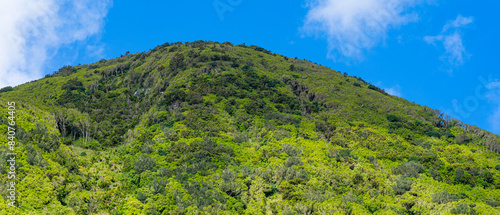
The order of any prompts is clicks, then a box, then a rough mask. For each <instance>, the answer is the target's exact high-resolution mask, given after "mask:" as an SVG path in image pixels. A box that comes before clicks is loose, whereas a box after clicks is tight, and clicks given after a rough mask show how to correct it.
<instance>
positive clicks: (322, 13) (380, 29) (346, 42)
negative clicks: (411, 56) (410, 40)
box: [301, 0, 424, 60]
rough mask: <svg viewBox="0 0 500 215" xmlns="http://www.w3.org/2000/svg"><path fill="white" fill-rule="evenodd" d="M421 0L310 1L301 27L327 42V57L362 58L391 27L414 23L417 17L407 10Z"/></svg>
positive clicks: (384, 36)
mask: <svg viewBox="0 0 500 215" xmlns="http://www.w3.org/2000/svg"><path fill="white" fill-rule="evenodd" d="M422 2H424V1H420V0H349V1H346V0H311V1H310V2H309V3H308V4H307V5H306V6H307V7H308V8H309V12H308V13H307V15H306V18H305V21H304V26H303V27H302V28H301V30H302V31H303V32H304V33H305V34H307V35H310V36H311V35H315V36H320V37H324V38H326V39H327V41H328V46H329V47H328V48H329V53H328V57H329V58H332V59H335V60H339V59H355V60H360V59H362V58H363V53H364V51H366V50H368V49H370V48H373V47H375V46H376V45H377V44H378V43H380V42H381V41H383V40H384V39H385V38H386V37H387V32H388V31H389V30H390V29H392V28H397V27H399V26H402V25H405V24H407V23H409V22H414V21H416V20H417V19H418V16H417V15H416V14H414V13H408V10H409V9H410V8H411V7H413V6H415V5H417V4H420V3H422Z"/></svg>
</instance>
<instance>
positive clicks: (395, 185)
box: [0, 41, 500, 214]
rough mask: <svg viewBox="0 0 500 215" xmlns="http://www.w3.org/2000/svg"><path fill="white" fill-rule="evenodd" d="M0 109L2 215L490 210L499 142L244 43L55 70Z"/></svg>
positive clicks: (499, 190) (160, 49) (163, 48)
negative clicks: (12, 194) (11, 190)
mask: <svg viewBox="0 0 500 215" xmlns="http://www.w3.org/2000/svg"><path fill="white" fill-rule="evenodd" d="M12 102H14V103H15V111H12V107H13V105H12ZM0 106H1V109H2V114H1V116H2V119H1V120H2V124H1V125H0V127H1V130H2V132H4V133H8V130H9V129H10V128H9V126H10V127H12V128H15V135H14V136H13V135H11V134H10V133H8V134H7V135H1V136H0V142H1V145H0V158H1V159H2V160H5V161H7V160H8V159H9V158H10V157H9V155H10V154H8V153H11V152H15V153H17V155H16V166H15V167H16V171H17V173H16V177H15V179H13V180H11V178H9V173H8V172H9V168H10V166H9V163H8V162H6V163H3V164H4V165H1V166H0V172H1V173H2V174H1V175H0V179H1V181H2V184H0V188H1V189H0V192H1V193H2V196H3V197H4V198H0V205H1V207H0V212H1V213H2V214H4V213H16V212H17V213H22V214H26V213H34V214H39V213H43V214H500V208H499V207H498V206H500V156H499V154H498V153H499V152H500V137H499V136H498V135H495V134H492V133H490V132H487V131H484V130H481V129H480V128H478V127H476V126H471V125H467V124H464V123H463V122H460V121H459V120H456V119H453V118H451V117H449V116H446V115H444V114H443V113H441V112H440V111H439V110H433V109H431V108H429V107H424V106H420V105H417V104H414V103H411V102H408V101H407V100H405V99H402V98H399V97H395V96H391V95H389V94H387V93H386V92H385V91H384V90H382V89H380V88H378V87H377V86H375V85H373V84H370V83H367V82H366V81H364V80H363V79H361V78H359V77H355V76H349V75H348V74H347V73H341V72H339V71H334V70H331V69H329V68H327V67H324V66H321V65H318V64H315V63H312V62H309V61H306V60H300V59H297V58H288V57H286V56H283V55H279V54H276V53H272V52H270V51H268V50H266V49H264V48H261V47H258V46H246V45H244V44H242V45H233V44H231V43H229V42H225V43H219V42H209V41H196V42H186V43H181V42H177V43H165V44H163V45H160V46H157V47H156V48H154V49H151V50H149V51H147V52H143V53H136V54H131V53H129V52H127V53H126V54H125V55H122V56H120V57H118V58H115V59H110V60H105V59H103V60H100V61H99V62H96V63H93V64H89V65H79V66H65V67H62V68H61V69H59V70H58V71H56V72H54V73H53V74H50V75H47V76H46V77H45V78H42V79H39V80H36V81H32V82H29V83H26V84H23V85H20V86H17V87H14V88H12V87H6V88H3V89H0ZM12 122H15V126H14V125H12ZM9 135H10V136H9ZM13 140H14V141H15V142H16V145H15V149H14V150H11V148H9V147H10V146H11V142H12V141H13ZM9 182H15V184H16V185H15V190H16V192H17V193H16V197H17V198H16V199H15V204H16V206H17V207H15V208H14V207H9V206H8V204H9V202H10V201H11V200H10V199H9V198H7V196H9V195H10V194H9V190H8V188H9V186H10V185H8V183H9Z"/></svg>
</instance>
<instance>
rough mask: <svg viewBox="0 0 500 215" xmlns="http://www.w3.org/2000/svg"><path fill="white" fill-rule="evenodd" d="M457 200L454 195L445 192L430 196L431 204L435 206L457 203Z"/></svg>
mask: <svg viewBox="0 0 500 215" xmlns="http://www.w3.org/2000/svg"><path fill="white" fill-rule="evenodd" d="M457 199H458V197H457V195H456V194H452V193H449V192H448V191H447V190H444V191H441V192H437V193H434V194H433V195H432V202H434V203H437V204H446V203H448V202H454V201H457Z"/></svg>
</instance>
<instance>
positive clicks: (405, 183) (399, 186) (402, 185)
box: [392, 176, 413, 195]
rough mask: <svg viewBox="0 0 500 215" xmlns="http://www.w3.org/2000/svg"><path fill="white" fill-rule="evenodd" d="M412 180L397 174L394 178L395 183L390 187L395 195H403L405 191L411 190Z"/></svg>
mask: <svg viewBox="0 0 500 215" xmlns="http://www.w3.org/2000/svg"><path fill="white" fill-rule="evenodd" d="M412 183H413V181H412V180H410V179H408V178H405V177H403V176H398V177H397V178H396V184H395V185H393V186H392V189H393V190H394V192H395V193H396V194H397V195H403V194H404V193H406V191H410V190H411V184H412Z"/></svg>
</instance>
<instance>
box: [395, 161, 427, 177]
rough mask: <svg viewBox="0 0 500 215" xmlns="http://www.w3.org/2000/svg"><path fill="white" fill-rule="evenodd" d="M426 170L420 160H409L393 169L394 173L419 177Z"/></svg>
mask: <svg viewBox="0 0 500 215" xmlns="http://www.w3.org/2000/svg"><path fill="white" fill-rule="evenodd" d="M424 171H425V167H423V166H422V164H420V163H419V162H415V161H409V162H405V163H402V164H399V165H398V166H397V167H396V168H394V170H393V171H392V172H393V173H394V174H398V175H403V176H405V177H415V178H418V176H419V174H420V173H423V172H424Z"/></svg>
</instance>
